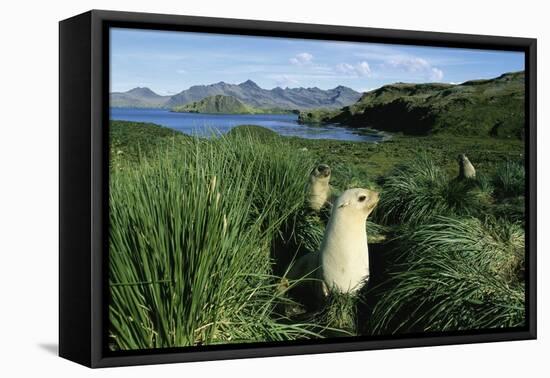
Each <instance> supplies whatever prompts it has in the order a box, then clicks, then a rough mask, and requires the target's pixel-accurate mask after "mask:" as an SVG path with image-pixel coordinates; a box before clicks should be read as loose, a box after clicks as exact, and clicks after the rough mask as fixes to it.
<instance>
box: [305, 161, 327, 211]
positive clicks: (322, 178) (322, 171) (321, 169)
mask: <svg viewBox="0 0 550 378" xmlns="http://www.w3.org/2000/svg"><path fill="white" fill-rule="evenodd" d="M330 174H331V170H330V167H329V166H328V165H326V164H319V165H318V166H317V167H315V168H314V169H313V170H312V171H311V173H310V175H309V193H308V204H309V207H310V208H311V209H312V210H315V211H319V210H321V208H322V207H323V206H324V205H325V204H326V203H327V200H328V199H329V197H330V185H329V181H330Z"/></svg>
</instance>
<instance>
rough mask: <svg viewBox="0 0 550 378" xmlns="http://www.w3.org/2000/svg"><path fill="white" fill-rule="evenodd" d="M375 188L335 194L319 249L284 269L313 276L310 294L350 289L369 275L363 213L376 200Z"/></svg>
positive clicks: (295, 274)
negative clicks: (289, 267)
mask: <svg viewBox="0 0 550 378" xmlns="http://www.w3.org/2000/svg"><path fill="white" fill-rule="evenodd" d="M378 199H379V195H378V193H377V192H374V191H372V190H368V189H361V188H357V189H348V190H346V191H345V192H343V193H342V195H340V197H338V199H337V200H336V202H335V204H334V205H333V208H332V214H331V216H330V220H329V222H328V225H327V229H326V231H325V235H324V238H323V242H322V244H321V249H320V252H319V253H308V254H307V255H305V256H303V257H301V258H300V259H298V260H297V261H296V263H295V264H294V265H293V266H292V268H291V269H290V271H289V272H288V275H287V277H288V278H290V279H299V278H313V279H317V281H318V282H319V283H315V281H313V280H312V282H311V283H309V290H314V291H313V294H314V295H313V297H316V298H319V297H321V298H322V297H326V296H328V294H329V292H330V291H331V290H336V291H338V292H341V293H353V292H355V291H357V290H359V289H360V288H361V286H362V284H363V283H364V282H365V281H366V280H367V279H368V277H369V273H370V271H369V249H368V244H367V233H366V231H365V230H366V222H367V217H368V216H369V214H370V213H371V212H372V210H373V209H374V208H375V206H376V204H377V203H378Z"/></svg>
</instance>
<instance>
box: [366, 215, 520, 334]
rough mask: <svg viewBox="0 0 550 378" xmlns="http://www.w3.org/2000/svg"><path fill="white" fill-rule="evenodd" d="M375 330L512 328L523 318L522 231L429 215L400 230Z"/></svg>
mask: <svg viewBox="0 0 550 378" xmlns="http://www.w3.org/2000/svg"><path fill="white" fill-rule="evenodd" d="M396 242H397V251H398V252H397V253H398V254H399V258H398V259H397V263H396V264H395V265H394V266H393V268H392V269H391V271H392V272H391V273H390V277H391V278H390V282H389V283H390V284H391V287H390V289H388V290H387V291H385V292H384V293H383V295H382V298H381V299H380V301H379V302H378V303H377V305H376V306H375V308H374V310H373V314H372V319H371V323H372V324H373V330H374V332H375V333H379V334H387V333H401V332H410V331H450V330H468V329H487V328H501V327H518V326H522V325H524V321H525V291H524V283H523V282H524V280H523V275H524V255H525V250H524V230H523V228H522V227H521V226H519V225H517V224H514V223H509V222H507V221H502V220H498V221H497V220H495V219H493V218H488V219H486V220H479V219H477V218H473V217H466V218H454V217H443V216H438V217H435V218H434V219H433V221H432V223H430V224H425V225H419V226H417V227H414V228H409V229H403V233H402V234H401V235H400V236H399V237H398V239H397V241H396Z"/></svg>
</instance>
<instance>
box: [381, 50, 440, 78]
mask: <svg viewBox="0 0 550 378" xmlns="http://www.w3.org/2000/svg"><path fill="white" fill-rule="evenodd" d="M386 64H387V65H388V66H390V67H392V68H395V69H398V70H401V71H405V72H409V73H411V74H419V75H421V76H422V77H423V78H425V79H429V80H432V81H441V79H443V71H442V70H441V69H439V68H437V67H433V66H432V65H431V64H430V62H428V61H427V60H426V59H423V58H418V57H411V56H403V57H394V58H392V59H389V60H388V61H387V62H386Z"/></svg>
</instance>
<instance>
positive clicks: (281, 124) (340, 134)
mask: <svg viewBox="0 0 550 378" xmlns="http://www.w3.org/2000/svg"><path fill="white" fill-rule="evenodd" d="M111 119H113V120H124V121H134V122H151V123H156V124H157V125H162V126H166V127H170V128H172V129H175V130H178V131H181V132H183V133H185V134H190V135H198V136H210V135H212V133H215V132H219V133H222V134H225V133H226V132H228V131H229V130H231V129H232V128H233V127H235V126H238V125H259V126H263V127H266V128H268V129H271V130H273V131H275V132H277V133H279V134H280V135H284V136H295V137H300V138H306V139H336V140H349V141H367V142H377V141H381V140H382V138H383V137H382V136H381V135H378V134H370V135H360V134H358V133H357V130H352V129H348V128H345V127H341V126H330V125H326V126H315V127H313V126H306V125H300V124H298V116H297V115H296V114H253V115H248V114H198V113H174V112H170V111H169V110H164V109H129V108H111Z"/></svg>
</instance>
